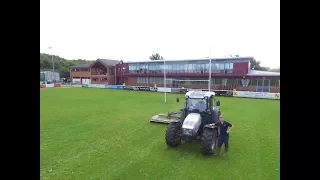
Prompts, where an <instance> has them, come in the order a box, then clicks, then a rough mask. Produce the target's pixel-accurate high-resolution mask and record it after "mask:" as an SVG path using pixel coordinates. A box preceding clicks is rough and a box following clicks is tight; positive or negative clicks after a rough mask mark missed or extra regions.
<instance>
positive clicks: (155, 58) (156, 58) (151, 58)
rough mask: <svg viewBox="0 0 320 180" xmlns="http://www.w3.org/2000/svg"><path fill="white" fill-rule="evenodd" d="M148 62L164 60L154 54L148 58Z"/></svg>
mask: <svg viewBox="0 0 320 180" xmlns="http://www.w3.org/2000/svg"><path fill="white" fill-rule="evenodd" d="M149 58H150V60H164V58H163V57H162V56H160V54H158V53H156V54H152V55H151V56H149Z"/></svg>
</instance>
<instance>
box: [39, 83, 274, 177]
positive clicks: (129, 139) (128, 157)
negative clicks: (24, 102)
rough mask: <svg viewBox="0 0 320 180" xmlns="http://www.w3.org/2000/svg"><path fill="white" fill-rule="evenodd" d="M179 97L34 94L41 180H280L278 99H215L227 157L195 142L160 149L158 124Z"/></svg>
mask: <svg viewBox="0 0 320 180" xmlns="http://www.w3.org/2000/svg"><path fill="white" fill-rule="evenodd" d="M177 96H180V97H183V96H182V95H175V94H168V95H167V98H168V101H167V104H164V102H163V101H164V96H163V94H161V93H152V92H137V91H121V90H106V89H91V88H69V89H68V88H48V89H40V103H41V105H40V108H41V109H40V177H41V179H113V180H116V179H121V180H122V179H130V180H132V179H137V180H141V179H151V180H156V179H157V180H158V179H163V180H167V179H171V180H175V179H183V180H192V179H195V180H201V179H206V180H207V179H217V180H219V179H223V180H227V179H230V180H251V179H252V180H264V179H270V180H277V179H280V101H277V100H261V99H242V98H224V97H219V98H218V99H219V100H220V101H221V109H222V112H223V114H224V116H225V119H226V120H227V121H229V122H231V123H233V124H234V125H235V128H234V129H233V130H232V131H231V132H230V140H229V141H230V142H229V144H230V149H229V154H228V156H227V157H224V156H211V157H205V156H203V155H202V154H201V153H200V143H198V142H194V143H191V144H181V145H180V146H179V147H177V148H168V147H167V146H166V144H165V140H164V135H165V130H166V126H167V125H165V124H153V123H150V122H149V120H150V118H151V116H152V115H154V114H159V113H166V112H167V111H176V110H178V109H179V108H180V107H182V106H183V99H180V102H179V103H177V102H175V100H176V97H177Z"/></svg>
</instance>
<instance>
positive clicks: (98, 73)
mask: <svg viewBox="0 0 320 180" xmlns="http://www.w3.org/2000/svg"><path fill="white" fill-rule="evenodd" d="M91 75H107V73H106V72H91Z"/></svg>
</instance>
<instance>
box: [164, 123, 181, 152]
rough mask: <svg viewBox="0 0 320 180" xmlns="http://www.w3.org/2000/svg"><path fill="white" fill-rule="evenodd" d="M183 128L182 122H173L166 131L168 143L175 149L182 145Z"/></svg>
mask: <svg viewBox="0 0 320 180" xmlns="http://www.w3.org/2000/svg"><path fill="white" fill-rule="evenodd" d="M181 133H182V126H181V123H180V122H171V123H170V124H169V125H168V128H167V131H166V143H167V145H168V146H169V147H175V146H177V145H179V144H180V143H181Z"/></svg>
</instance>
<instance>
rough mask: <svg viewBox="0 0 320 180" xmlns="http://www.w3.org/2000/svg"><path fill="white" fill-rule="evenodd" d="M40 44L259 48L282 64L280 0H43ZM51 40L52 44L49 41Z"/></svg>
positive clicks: (74, 50)
mask: <svg viewBox="0 0 320 180" xmlns="http://www.w3.org/2000/svg"><path fill="white" fill-rule="evenodd" d="M40 4H41V5H40V52H41V53H48V54H51V53H53V54H55V55H59V56H61V57H64V58H66V59H88V60H95V59H97V58H107V59H116V60H120V59H123V60H124V61H139V60H141V61H142V60H148V58H149V56H150V55H151V54H152V53H160V55H162V56H163V57H164V58H165V59H170V60H173V59H192V58H202V57H207V56H210V44H211V57H213V58H217V57H223V56H224V55H226V54H239V55H240V56H253V57H255V58H256V59H257V60H259V61H261V62H262V65H264V66H268V67H271V68H276V67H279V66H280V0H197V1H195V0H41V1H40ZM49 46H52V52H51V51H50V50H49V49H48V47H49Z"/></svg>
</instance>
